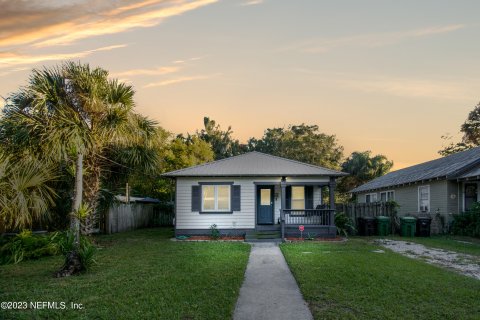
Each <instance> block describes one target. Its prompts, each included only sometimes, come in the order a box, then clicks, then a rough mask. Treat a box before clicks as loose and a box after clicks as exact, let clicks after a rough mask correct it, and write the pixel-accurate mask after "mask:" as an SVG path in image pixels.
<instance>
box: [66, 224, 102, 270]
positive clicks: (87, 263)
mask: <svg viewBox="0 0 480 320" xmlns="http://www.w3.org/2000/svg"><path fill="white" fill-rule="evenodd" d="M74 240H75V237H74V234H73V232H71V231H70V230H69V231H66V232H65V233H64V234H63V236H62V237H61V240H60V241H59V243H58V245H59V249H60V252H61V253H62V255H63V256H64V257H65V259H67V256H68V254H69V253H70V252H72V251H73V250H74ZM96 251H97V248H96V247H95V245H94V244H93V243H92V242H91V241H90V239H89V238H88V237H86V236H81V237H80V250H79V252H78V255H79V257H80V263H81V264H82V267H83V269H85V270H88V269H90V267H91V266H92V265H93V264H95V263H96V262H95V259H94V255H95V252H96Z"/></svg>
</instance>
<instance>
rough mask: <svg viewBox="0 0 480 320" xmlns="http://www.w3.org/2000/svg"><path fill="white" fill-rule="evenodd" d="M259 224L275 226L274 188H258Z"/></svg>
mask: <svg viewBox="0 0 480 320" xmlns="http://www.w3.org/2000/svg"><path fill="white" fill-rule="evenodd" d="M257 224H273V186H258V187H257Z"/></svg>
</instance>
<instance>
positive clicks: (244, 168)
mask: <svg viewBox="0 0 480 320" xmlns="http://www.w3.org/2000/svg"><path fill="white" fill-rule="evenodd" d="M344 175H347V174H346V173H344V172H340V171H336V170H332V169H327V168H323V167H319V166H314V165H311V164H306V163H303V162H299V161H295V160H290V159H285V158H280V157H276V156H272V155H269V154H265V153H261V152H256V151H254V152H249V153H244V154H241V155H238V156H235V157H231V158H226V159H222V160H218V161H213V162H208V163H204V164H201V165H198V166H194V167H190V168H185V169H181V170H176V171H171V172H167V173H165V174H163V176H165V177H227V176H231V177H238V176H337V177H338V176H344Z"/></svg>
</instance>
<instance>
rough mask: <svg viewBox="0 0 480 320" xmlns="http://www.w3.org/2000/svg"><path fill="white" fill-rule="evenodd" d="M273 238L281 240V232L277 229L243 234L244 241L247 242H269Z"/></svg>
mask: <svg viewBox="0 0 480 320" xmlns="http://www.w3.org/2000/svg"><path fill="white" fill-rule="evenodd" d="M273 240H279V241H281V234H280V232H278V231H250V232H247V234H246V235H245V241H248V242H270V241H273Z"/></svg>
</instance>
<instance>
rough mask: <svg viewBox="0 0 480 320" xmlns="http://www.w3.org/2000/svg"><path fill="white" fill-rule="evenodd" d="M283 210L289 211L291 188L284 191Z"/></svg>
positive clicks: (288, 187) (290, 206)
mask: <svg viewBox="0 0 480 320" xmlns="http://www.w3.org/2000/svg"><path fill="white" fill-rule="evenodd" d="M285 193H286V194H285V206H286V208H285V209H291V208H292V186H287V188H286V189H285Z"/></svg>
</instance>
